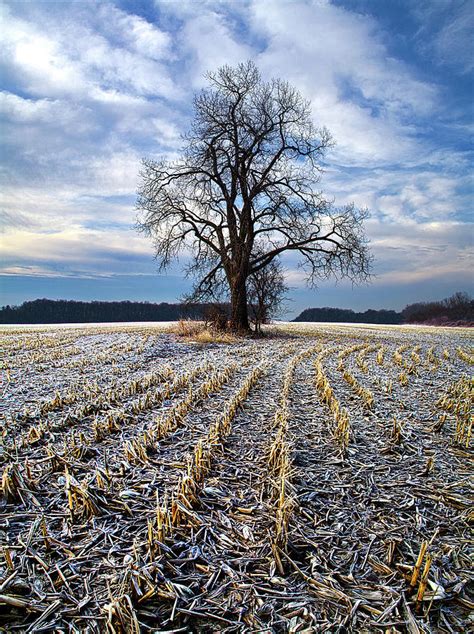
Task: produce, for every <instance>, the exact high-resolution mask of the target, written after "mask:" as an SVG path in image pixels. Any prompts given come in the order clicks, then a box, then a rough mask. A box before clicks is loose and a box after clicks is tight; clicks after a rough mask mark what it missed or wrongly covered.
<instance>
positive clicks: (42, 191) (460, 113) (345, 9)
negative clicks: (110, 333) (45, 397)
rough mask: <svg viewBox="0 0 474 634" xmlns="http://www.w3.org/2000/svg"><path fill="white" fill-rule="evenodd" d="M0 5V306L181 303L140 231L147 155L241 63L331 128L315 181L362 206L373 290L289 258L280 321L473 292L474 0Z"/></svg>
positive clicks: (180, 288)
mask: <svg viewBox="0 0 474 634" xmlns="http://www.w3.org/2000/svg"><path fill="white" fill-rule="evenodd" d="M0 7H1V8H0V16H1V17H0V21H1V23H0V28H1V29H2V34H3V47H2V51H1V53H0V64H1V77H2V92H1V94H0V121H1V135H2V141H3V144H2V145H3V147H2V155H1V159H2V171H1V179H2V182H1V191H2V194H1V200H0V202H1V215H2V231H3V233H2V235H1V246H2V257H1V262H0V287H1V295H0V303H1V304H7V303H10V304H17V303H20V302H22V301H24V300H27V299H35V298H37V297H50V298H67V299H108V300H113V299H130V300H134V299H135V300H149V301H173V300H175V299H177V298H179V296H180V295H181V294H182V293H183V292H184V291H185V290H186V289H187V288H188V287H189V283H188V282H187V281H185V280H183V279H182V276H181V274H180V263H177V264H176V265H175V266H174V267H173V269H172V270H171V271H170V274H169V276H162V275H160V276H159V275H157V272H156V266H155V263H154V261H153V251H152V246H151V244H150V242H149V241H148V240H147V239H146V238H145V237H144V236H141V235H139V234H137V233H136V232H135V231H134V228H133V225H134V221H135V211H134V202H135V191H136V188H137V182H138V171H139V167H140V159H141V158H142V157H144V156H147V157H158V156H167V157H173V156H176V155H177V154H178V153H179V149H180V147H181V139H180V134H181V133H183V132H184V131H186V129H187V127H188V126H189V124H190V121H191V117H192V110H191V101H192V95H193V93H194V92H196V91H197V90H199V89H200V88H202V87H203V86H204V85H205V80H204V77H203V75H204V73H205V72H206V71H208V70H213V69H215V68H217V67H218V66H221V65H222V64H224V63H229V64H237V63H238V62H240V61H245V60H247V59H249V58H251V59H253V60H254V61H255V62H256V63H257V65H258V67H259V68H260V70H261V72H262V74H263V76H264V77H265V78H270V77H281V78H284V79H287V80H288V81H289V82H290V83H292V84H293V85H294V86H296V87H297V88H298V89H299V90H300V92H301V93H302V94H303V95H304V96H305V97H307V98H308V99H310V100H311V103H312V109H313V115H314V119H315V122H316V123H317V124H318V125H326V126H327V127H328V128H329V130H330V131H331V132H332V134H333V136H334V138H335V140H336V146H335V148H334V149H333V150H331V152H330V153H329V155H328V157H327V170H326V174H325V175H324V178H323V181H322V187H323V189H324V191H325V192H326V193H327V194H328V195H329V196H333V197H334V198H335V199H336V201H337V202H338V203H341V204H343V203H346V202H349V201H354V202H355V203H356V204H357V205H359V206H364V207H368V208H369V209H370V211H371V217H370V219H369V221H368V222H367V234H368V237H369V238H370V240H371V244H372V251H373V253H374V255H375V258H376V260H375V267H374V273H375V276H374V279H373V281H372V284H371V285H370V286H367V287H357V288H352V287H351V286H350V285H349V284H345V283H343V282H342V283H339V284H338V285H337V286H335V285H334V282H333V281H328V282H325V283H323V284H321V286H320V287H319V289H317V290H309V289H307V288H306V287H305V285H304V280H303V278H302V277H301V275H300V272H299V271H298V270H297V269H296V267H295V262H294V261H292V260H287V261H286V262H285V265H286V267H287V278H288V284H289V285H290V286H291V288H292V291H291V294H290V299H291V301H290V302H289V311H288V316H292V315H294V314H295V313H297V312H299V311H300V310H302V309H303V308H305V307H309V306H325V305H332V306H340V307H345V308H354V309H357V310H364V309H366V308H382V307H383V308H395V309H400V308H402V307H403V306H404V305H405V304H407V303H410V302H413V301H418V300H429V299H441V298H442V297H445V296H447V295H450V294H451V293H452V292H455V291H458V290H463V291H468V292H471V293H472V292H473V283H472V279H473V278H472V273H471V271H472V265H473V258H472V245H473V231H472V224H471V223H472V215H471V209H472V202H473V190H472V186H473V182H472V130H473V116H472V115H473V69H474V50H473V45H472V42H471V39H472V33H473V26H474V24H473V23H474V3H473V2H471V1H470V0H467V1H465V2H463V1H461V0H390V1H389V0H385V1H384V0H350V1H349V0H346V1H343V0H333V1H332V2H329V1H326V0H319V1H317V0H314V1H313V2H310V1H300V0H296V1H294V2H290V1H283V0H271V1H268V2H266V1H265V0H248V1H247V0H242V1H237V0H235V1H234V2H219V1H209V2H207V1H205V0H203V1H199V0H194V1H188V2H186V1H178V0H176V1H157V2H155V3H153V2H152V1H151V0H150V1H134V2H131V1H130V2H88V1H81V2H57V3H55V2H6V3H3V4H1V5H0Z"/></svg>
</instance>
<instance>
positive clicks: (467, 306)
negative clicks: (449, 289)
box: [402, 292, 474, 324]
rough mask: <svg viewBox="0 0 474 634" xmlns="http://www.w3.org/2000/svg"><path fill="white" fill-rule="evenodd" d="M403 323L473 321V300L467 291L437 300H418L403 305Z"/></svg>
mask: <svg viewBox="0 0 474 634" xmlns="http://www.w3.org/2000/svg"><path fill="white" fill-rule="evenodd" d="M402 316H403V321H404V322H405V323H422V322H433V323H439V324H442V323H445V322H457V321H460V322H471V323H472V322H474V301H473V300H472V298H471V297H470V295H468V294H467V293H460V292H458V293H454V295H451V297H448V298H446V299H443V300H441V301H439V302H418V303H416V304H410V305H408V306H406V307H405V309H404V310H403V312H402Z"/></svg>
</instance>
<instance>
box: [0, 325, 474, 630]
mask: <svg viewBox="0 0 474 634" xmlns="http://www.w3.org/2000/svg"><path fill="white" fill-rule="evenodd" d="M2 342H3V351H4V354H3V359H4V361H3V371H2V376H3V386H2V395H3V399H2V405H1V408H2V411H1V413H2V433H1V443H2V444H1V449H0V460H1V463H2V464H1V469H2V484H1V496H0V539H1V544H2V549H1V554H0V607H1V609H0V613H1V615H0V627H1V628H3V630H4V631H8V632H84V633H85V632H87V633H104V632H110V633H111V634H119V633H125V632H126V633H138V632H152V631H153V632H216V631H219V632H220V631H222V632H277V633H278V632H384V633H387V634H388V633H395V632H410V633H415V632H447V633H453V632H463V631H468V630H469V629H470V628H471V627H473V626H474V623H473V620H472V613H473V607H474V603H473V596H472V594H471V592H472V587H471V588H470V586H469V582H470V581H472V576H471V575H472V572H471V571H472V541H471V533H470V522H472V519H473V511H472V501H473V499H472V441H471V435H472V404H473V384H472V380H471V370H472V363H473V360H474V358H473V348H472V339H470V335H469V331H468V330H462V329H452V330H441V329H434V328H424V329H423V328H404V327H393V328H391V327H380V328H379V327H369V326H366V327H350V326H324V325H311V326H310V325H304V324H302V325H288V326H280V327H279V328H278V330H277V331H275V332H274V333H273V335H272V336H271V337H267V338H265V339H262V340H238V341H236V342H235V343H230V344H215V343H207V344H202V343H193V342H192V341H189V340H188V341H182V340H179V339H177V338H176V337H175V336H174V335H172V334H169V333H167V332H165V331H163V329H162V330H160V329H158V328H157V327H156V326H154V325H150V326H143V325H142V326H127V325H123V326H122V325H116V326H111V327H84V328H82V327H75V328H59V327H50V328H43V329H36V330H35V329H18V330H13V329H11V330H6V329H5V330H4V331H3V333H2Z"/></svg>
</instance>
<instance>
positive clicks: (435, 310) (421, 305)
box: [294, 292, 474, 324]
mask: <svg viewBox="0 0 474 634" xmlns="http://www.w3.org/2000/svg"><path fill="white" fill-rule="evenodd" d="M294 321H329V322H348V323H355V324H357V323H366V324H419V323H433V324H443V323H456V322H461V323H473V322H474V301H473V300H472V299H471V297H470V296H469V295H468V294H467V293H461V292H458V293H454V295H451V297H448V298H447V299H443V300H441V301H437V302H417V303H416V304H408V305H407V306H405V308H404V309H403V310H402V312H400V313H398V312H396V311H395V310H372V309H370V310H366V311H365V312H363V313H357V312H354V311H353V310H350V309H346V308H307V309H306V310H304V311H303V312H302V313H301V314H300V315H298V317H296V319H295V320H294Z"/></svg>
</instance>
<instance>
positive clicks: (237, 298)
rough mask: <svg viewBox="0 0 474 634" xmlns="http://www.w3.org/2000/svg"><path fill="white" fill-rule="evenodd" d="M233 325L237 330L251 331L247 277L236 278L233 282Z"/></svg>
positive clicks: (231, 295)
mask: <svg viewBox="0 0 474 634" xmlns="http://www.w3.org/2000/svg"><path fill="white" fill-rule="evenodd" d="M230 301H231V325H232V329H233V330H235V331H236V332H249V331H250V324H249V316H248V306H247V288H246V286H245V278H237V279H234V280H233V281H232V283H231V294H230Z"/></svg>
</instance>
